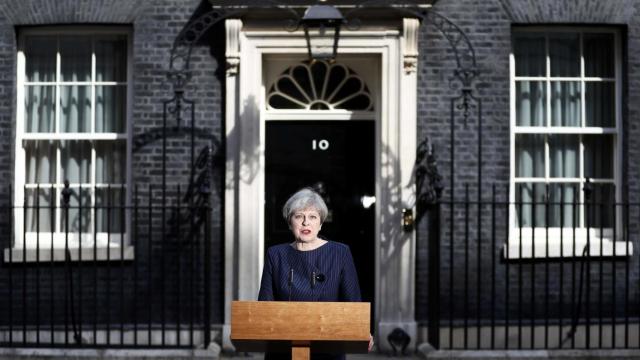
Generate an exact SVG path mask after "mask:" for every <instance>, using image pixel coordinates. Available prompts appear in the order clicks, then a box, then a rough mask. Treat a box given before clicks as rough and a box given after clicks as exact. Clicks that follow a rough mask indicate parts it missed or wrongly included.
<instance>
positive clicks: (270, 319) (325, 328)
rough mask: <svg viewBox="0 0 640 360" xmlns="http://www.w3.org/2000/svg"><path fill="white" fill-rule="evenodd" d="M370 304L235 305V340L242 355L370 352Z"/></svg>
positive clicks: (303, 357) (298, 359)
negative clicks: (260, 353) (247, 353)
mask: <svg viewBox="0 0 640 360" xmlns="http://www.w3.org/2000/svg"><path fill="white" fill-rule="evenodd" d="M370 313H371V304H370V303H362V302H298V301H292V302H288V301H233V302H232V303H231V340H232V341H233V344H234V346H235V347H236V349H237V350H238V351H269V352H281V353H284V352H288V351H291V359H292V360H309V358H310V356H311V352H322V353H366V352H367V349H368V346H369V316H370V315H369V314H370Z"/></svg>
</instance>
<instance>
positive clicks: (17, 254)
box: [4, 246, 135, 264]
mask: <svg viewBox="0 0 640 360" xmlns="http://www.w3.org/2000/svg"><path fill="white" fill-rule="evenodd" d="M94 251H95V254H94ZM69 253H70V255H71V256H70V259H69V260H70V261H74V262H77V261H121V260H125V261H130V260H134V259H135V248H134V247H133V246H125V247H124V248H121V247H109V248H106V247H98V248H96V249H94V248H83V249H82V250H80V249H78V248H70V249H69ZM94 255H95V256H94ZM52 257H53V258H52ZM66 260H67V257H66V251H65V249H64V248H54V249H53V251H52V250H51V249H40V250H39V251H38V250H36V249H26V250H25V249H20V248H11V249H9V248H6V249H4V262H5V263H12V264H19V263H37V262H41V263H46V262H49V263H50V262H52V261H53V262H62V261H66Z"/></svg>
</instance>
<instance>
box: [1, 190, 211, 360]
mask: <svg viewBox="0 0 640 360" xmlns="http://www.w3.org/2000/svg"><path fill="white" fill-rule="evenodd" d="M34 189H35V191H36V194H38V193H40V192H41V191H42V190H44V188H43V189H41V188H40V187H36V188H34ZM47 191H50V192H51V194H56V195H60V200H59V201H51V202H49V203H46V204H42V203H41V201H40V200H38V199H39V198H40V197H39V196H35V197H31V198H28V196H25V198H26V200H25V202H24V205H23V206H8V207H4V208H0V213H1V214H2V215H1V217H2V218H4V219H11V220H10V221H8V220H7V222H10V224H9V225H8V226H9V227H10V228H11V230H10V231H8V232H6V233H5V234H2V235H0V236H2V238H1V239H2V242H3V244H4V246H3V248H4V254H3V261H2V263H0V284H2V285H1V286H0V292H1V293H2V295H1V296H0V347H21V346H25V347H27V346H28V347H39V346H42V347H91V348H96V347H98V348H99V347H172V348H174V347H190V348H194V347H197V346H202V345H203V344H208V343H209V342H210V341H211V331H212V329H211V306H212V304H211V286H210V274H209V272H210V271H211V270H212V266H211V261H212V260H211V259H212V256H211V255H212V254H211V244H210V241H211V228H210V226H211V225H210V223H211V207H210V204H209V202H208V189H207V188H202V189H195V188H189V189H186V191H185V190H184V189H181V188H180V186H175V187H171V188H154V187H152V186H145V187H144V188H138V187H135V188H133V189H131V190H130V191H131V193H130V194H127V191H129V189H126V188H125V187H120V188H118V189H117V191H116V189H114V188H112V187H106V188H98V187H96V188H84V187H76V188H73V187H70V186H69V184H68V183H67V184H65V186H64V187H63V188H59V189H56V188H55V187H51V188H47ZM101 192H102V193H104V194H106V196H104V201H98V200H96V199H95V198H96V196H97V195H96V194H99V193H101ZM24 193H25V194H27V193H28V189H26V188H25V189H24ZM116 194H117V195H116ZM47 196H49V195H47ZM85 197H87V198H86V199H85ZM92 197H93V200H92V199H91V198H92ZM44 199H53V200H55V198H54V197H53V196H51V197H49V198H48V197H46V196H45V197H44Z"/></svg>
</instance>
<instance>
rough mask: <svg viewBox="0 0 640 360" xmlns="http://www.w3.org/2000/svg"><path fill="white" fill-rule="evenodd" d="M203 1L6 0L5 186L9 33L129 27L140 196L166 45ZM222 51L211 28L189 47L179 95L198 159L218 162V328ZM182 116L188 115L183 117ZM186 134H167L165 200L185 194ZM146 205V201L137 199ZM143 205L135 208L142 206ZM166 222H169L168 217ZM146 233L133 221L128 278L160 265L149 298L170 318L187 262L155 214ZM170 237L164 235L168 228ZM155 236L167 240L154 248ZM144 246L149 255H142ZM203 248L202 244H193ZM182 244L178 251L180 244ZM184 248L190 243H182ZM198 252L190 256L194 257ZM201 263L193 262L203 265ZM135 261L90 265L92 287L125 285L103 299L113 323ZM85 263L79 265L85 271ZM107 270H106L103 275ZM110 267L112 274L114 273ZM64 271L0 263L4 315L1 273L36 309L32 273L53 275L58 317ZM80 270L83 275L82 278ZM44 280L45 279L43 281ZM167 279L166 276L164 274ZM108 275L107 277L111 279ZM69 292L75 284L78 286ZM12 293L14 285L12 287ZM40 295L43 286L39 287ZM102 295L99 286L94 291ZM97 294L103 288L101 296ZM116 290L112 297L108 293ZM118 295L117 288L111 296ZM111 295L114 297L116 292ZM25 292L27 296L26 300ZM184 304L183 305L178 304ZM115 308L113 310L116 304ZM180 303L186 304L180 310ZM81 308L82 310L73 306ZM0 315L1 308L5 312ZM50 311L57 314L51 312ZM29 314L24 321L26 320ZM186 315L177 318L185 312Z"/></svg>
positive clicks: (154, 158)
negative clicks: (160, 276) (187, 106)
mask: <svg viewBox="0 0 640 360" xmlns="http://www.w3.org/2000/svg"><path fill="white" fill-rule="evenodd" d="M207 4H208V3H207V2H206V1H204V2H201V1H200V0H154V1H136V0H114V1H80V0H63V1H46V0H42V1H20V0H15V1H14V0H7V1H3V2H2V3H1V4H0V24H2V25H1V26H0V138H1V139H2V141H0V144H1V145H0V176H2V177H3V178H4V179H12V178H13V176H14V175H13V173H14V160H13V159H14V146H15V142H14V137H15V107H16V105H15V81H16V75H15V68H16V63H15V62H16V38H17V32H18V31H19V28H21V27H30V26H41V25H49V26H57V25H64V26H74V25H84V26H87V25H90V26H99V25H100V24H108V25H113V24H116V25H124V26H129V27H131V28H132V33H133V39H132V40H133V54H132V55H133V56H132V63H133V93H132V94H131V95H132V97H131V101H132V110H133V111H132V116H131V118H130V119H129V121H130V123H131V129H132V138H133V140H134V141H133V142H132V149H133V151H132V166H131V171H132V179H133V184H134V186H136V185H138V186H139V190H140V192H141V193H142V194H146V193H147V191H148V188H149V186H152V187H153V188H155V189H159V188H160V186H161V185H162V172H161V170H162V166H161V163H162V162H161V159H162V140H161V139H157V140H155V141H142V142H140V141H138V142H136V140H140V139H143V138H146V137H145V136H146V135H148V134H153V133H154V132H156V133H157V131H159V129H161V127H162V124H163V101H168V100H170V99H172V98H173V96H174V94H173V90H172V87H171V84H170V83H169V82H168V80H167V76H166V70H167V69H168V66H169V55H170V50H171V47H172V44H173V41H174V39H175V38H176V36H177V34H178V33H179V32H180V30H182V28H183V27H184V26H185V24H186V23H187V22H188V21H189V20H190V19H191V18H192V17H193V16H197V15H198V14H201V13H203V12H205V11H206V10H207V7H208V6H207ZM223 51H224V33H220V28H219V27H218V28H216V29H214V30H212V31H210V33H209V34H208V35H207V36H205V37H204V38H203V40H202V41H200V43H198V44H197V45H196V46H194V49H193V54H192V57H191V61H192V69H194V71H193V73H192V79H191V82H190V84H189V86H188V87H187V88H186V89H185V93H184V96H185V98H186V99H187V100H191V101H193V102H194V104H196V105H195V106H196V108H195V121H196V127H197V129H198V130H197V140H196V155H197V151H199V150H200V149H201V148H202V147H203V146H205V145H207V144H213V145H214V156H217V159H218V161H217V162H216V165H215V169H214V174H213V179H214V184H213V185H214V186H213V187H214V188H213V193H212V194H213V195H212V201H211V203H212V206H213V209H212V210H213V211H212V214H211V219H212V235H211V247H212V254H213V255H212V259H211V265H212V271H211V284H210V286H211V290H212V291H211V293H212V307H213V315H212V319H213V322H214V323H216V322H217V323H219V322H221V321H222V319H223V314H222V306H223V305H222V289H223V279H222V269H223V261H224V259H223V252H222V246H223V240H222V239H223V234H222V228H221V223H222V221H221V218H222V215H221V208H222V206H221V203H222V196H223V193H222V189H223V184H222V181H221V179H222V178H223V170H224V169H223V165H222V164H223V163H221V162H220V161H219V156H220V155H221V154H223V153H224V148H223V144H222V143H221V141H220V139H221V138H220V136H221V133H222V122H221V119H222V116H223V115H222V111H223V109H222V108H221V106H222V105H221V104H222V101H221V98H222V91H223V89H222V84H223V82H221V81H220V79H221V76H220V74H221V72H220V71H221V69H219V68H218V62H219V61H218V59H220V58H221V57H220V56H221V54H223ZM187 119H189V117H187ZM168 121H169V122H168V125H169V126H170V127H173V126H175V125H176V124H175V119H174V118H172V117H169V118H168ZM180 125H181V126H182V127H186V126H189V125H190V124H189V123H188V121H187V120H183V122H182V123H181V124H180ZM189 139H190V137H189V133H188V132H181V133H180V134H178V135H172V136H170V137H169V138H168V140H167V154H168V156H167V162H166V174H167V177H166V183H167V185H168V186H169V187H170V189H172V190H171V191H169V193H168V194H169V196H170V197H173V196H175V192H176V190H174V189H176V186H177V185H178V184H180V185H181V187H182V188H181V191H182V192H184V191H185V190H186V187H187V185H188V183H189V181H190V165H189V164H190V159H191V153H190V141H189ZM11 182H12V181H11V180H7V181H6V182H5V188H3V189H1V190H0V193H2V195H1V196H0V206H8V205H10V199H9V196H8V194H7V187H8V186H9V183H11ZM154 198H155V199H154V201H155V202H156V203H157V202H158V201H160V200H159V196H158V193H156V194H155V195H154ZM145 201H146V200H145ZM141 204H142V203H141ZM3 213H5V214H6V215H3V216H1V219H0V229H2V232H3V233H4V234H9V233H10V232H11V230H10V229H11V223H10V221H11V216H10V215H8V214H10V212H9V211H8V210H6V209H5V210H3ZM145 214H146V213H144V210H142V209H141V215H142V216H146V215H145ZM169 216H170V215H167V218H168V217H169ZM153 219H154V220H153V224H152V227H151V228H152V229H153V230H154V232H153V233H152V234H151V235H149V234H148V233H147V232H145V231H143V229H147V228H148V227H147V224H146V223H145V222H144V221H142V222H140V223H139V229H141V230H140V234H139V236H138V238H137V239H136V240H135V245H136V248H137V249H138V250H139V252H138V253H137V256H138V261H136V262H137V263H139V264H142V265H140V267H139V268H138V269H136V270H135V271H139V275H138V276H139V277H140V279H143V278H145V276H146V275H145V272H146V271H147V265H145V264H148V263H149V261H148V260H149V259H152V260H153V262H155V265H154V266H156V267H157V268H156V269H159V268H160V267H161V266H160V264H161V263H160V261H161V260H160V259H165V261H166V263H165V266H166V267H167V269H166V271H167V274H168V278H167V279H168V280H167V283H166V284H159V281H160V280H156V279H154V280H153V285H151V286H152V287H153V291H154V292H158V291H162V288H164V289H165V291H166V292H167V294H168V295H167V296H168V300H167V307H169V313H170V314H175V313H176V312H177V309H176V307H177V303H176V301H177V300H175V296H176V294H177V293H179V292H180V291H182V290H181V289H183V286H186V285H185V284H182V285H181V286H182V287H181V286H177V285H176V284H175V282H176V281H177V277H176V271H175V269H176V268H175V266H179V265H177V264H178V263H180V264H182V265H181V266H182V271H186V269H187V264H190V259H189V256H190V253H189V251H184V250H183V251H182V252H181V250H180V248H181V245H180V244H177V243H175V242H174V243H172V242H171V241H169V240H166V238H163V237H162V236H161V234H160V230H159V229H161V228H162V224H161V223H160V222H161V220H160V219H161V217H160V216H154V217H153ZM167 231H168V230H167ZM163 239H164V240H165V241H166V243H165V244H163V243H162V241H163ZM11 241H12V239H11V238H10V237H8V236H3V237H0V248H7V247H9V246H10V243H11ZM149 241H151V249H152V250H151V253H150V254H151V255H150V256H149V253H148V252H147V251H146V250H145V249H147V246H148V245H149V243H148V242H149ZM200 246H201V245H200ZM183 247H184V246H183ZM186 248H189V246H186ZM201 251H202V249H201V248H200V249H198V248H196V254H199V255H201V254H202V252H201ZM199 255H196V256H199ZM202 261H204V260H202V259H201V261H200V262H199V264H200V265H201V263H202ZM136 262H125V264H124V266H123V267H118V266H120V265H119V264H118V266H113V265H114V264H112V265H111V266H107V264H105V263H100V264H97V265H96V264H92V266H91V269H97V270H96V271H97V275H95V276H96V278H99V279H100V281H104V282H106V283H110V284H111V285H110V286H112V289H113V288H116V287H117V286H119V285H118V284H119V282H118V281H119V280H118V278H117V277H119V276H120V270H122V271H123V273H122V274H123V278H124V281H125V291H124V297H125V298H124V299H122V298H120V297H119V296H120V295H114V296H113V297H112V298H111V300H112V304H111V306H112V307H113V310H112V314H111V318H112V319H114V318H118V316H119V308H118V306H119V305H117V304H119V301H121V300H124V301H126V302H127V303H128V302H130V301H131V300H132V299H133V298H132V296H133V295H132V292H133V291H132V289H136V288H137V285H136V284H134V283H133V282H132V281H133V280H132V279H133V272H134V269H133V268H134V264H135V263H136ZM85 266H86V265H85ZM109 268H111V270H109ZM114 269H115V270H114ZM63 270H64V268H63V267H62V266H59V265H55V266H53V267H52V268H51V270H50V272H49V270H47V269H44V268H42V267H40V268H38V267H37V266H34V265H27V266H22V267H21V266H10V265H7V264H6V263H4V262H2V263H0V285H1V286H0V298H1V299H2V300H0V303H2V304H1V305H0V307H1V308H3V309H5V310H6V311H9V310H8V309H9V307H8V306H7V305H8V304H7V299H8V298H9V296H8V293H7V292H8V289H9V286H8V273H9V272H11V273H12V276H13V284H14V287H16V285H18V284H22V280H23V277H26V281H27V284H28V291H29V293H30V295H31V297H30V298H29V304H28V305H29V306H28V307H33V306H35V303H34V300H33V289H34V288H35V287H36V286H35V283H34V282H35V281H36V280H35V279H36V277H37V276H38V275H36V274H38V273H41V274H43V275H42V278H41V279H40V281H41V283H43V284H48V281H50V279H51V278H52V279H53V281H54V283H55V284H56V286H55V287H56V291H58V295H59V296H56V297H57V298H58V300H57V302H56V305H55V306H56V308H57V310H58V311H57V313H58V314H61V313H62V310H61V309H62V308H63V306H64V305H63V303H62V297H61V295H60V292H63V290H60V289H63V287H62V286H63V284H64V281H65V280H64V271H63ZM84 271H85V272H84V274H86V275H85V277H84V279H81V280H80V284H78V285H80V286H86V289H91V286H92V281H93V279H94V275H91V274H92V273H91V271H90V270H89V268H88V267H87V268H85V269H84ZM80 272H82V271H80ZM44 274H46V275H47V276H50V277H45V276H44ZM172 276H173V277H172ZM109 278H111V279H110V280H109ZM202 280H203V278H202V276H200V277H199V278H198V279H196V283H195V286H196V289H197V291H198V292H199V293H200V294H201V293H202V289H203V288H204V284H203V283H202ZM78 285H77V286H78ZM18 289H20V287H18ZM43 289H44V287H43ZM101 289H104V288H101ZM139 290H140V292H146V290H148V289H147V288H144V289H139ZM100 291H103V290H100ZM104 291H106V290H104ZM114 291H115V290H114ZM118 291H119V289H118ZM90 292H91V291H90V290H86V291H85V298H86V304H85V306H84V308H85V310H84V311H85V312H86V315H85V316H89V314H91V313H92V311H91V310H90V309H92V308H93V306H94V305H92V304H93V302H92V301H93V300H92V299H91V298H90V296H89V295H87V293H90ZM114 294H117V293H115V292H114ZM13 295H14V304H13V306H14V308H13V309H14V310H13V311H14V312H15V315H16V316H17V317H19V316H20V312H19V311H17V309H18V307H19V306H20V305H19V304H21V298H20V295H18V294H17V293H14V294H13ZM25 295H26V294H25ZM41 295H42V298H41V301H43V302H45V303H47V302H46V296H48V295H47V292H46V291H45V290H43V293H42V294H41ZM104 297H105V296H104V294H99V298H100V301H101V305H100V306H102V305H106V306H109V305H108V304H107V303H104V301H106V300H104ZM149 301H151V302H152V303H154V304H158V302H159V298H156V299H146V300H144V299H141V298H138V303H139V304H138V307H139V308H138V309H137V310H144V309H145V308H146V307H147V303H148V302H149ZM183 301H184V299H183ZM114 304H115V305H114ZM183 305H184V303H183ZM79 306H80V307H82V304H81V305H79ZM196 307H197V308H196V312H199V311H202V308H201V306H199V305H197V304H196ZM5 310H3V311H5ZM133 310H134V308H129V307H127V308H126V310H125V311H126V312H129V311H133ZM54 312H55V309H54ZM5 315H6V314H3V315H0V319H3V320H6V318H7V317H6V316H5ZM30 316H31V315H30ZM42 316H43V318H44V317H45V316H48V309H45V308H44V307H43V309H42ZM183 316H184V315H183ZM0 322H1V321H0Z"/></svg>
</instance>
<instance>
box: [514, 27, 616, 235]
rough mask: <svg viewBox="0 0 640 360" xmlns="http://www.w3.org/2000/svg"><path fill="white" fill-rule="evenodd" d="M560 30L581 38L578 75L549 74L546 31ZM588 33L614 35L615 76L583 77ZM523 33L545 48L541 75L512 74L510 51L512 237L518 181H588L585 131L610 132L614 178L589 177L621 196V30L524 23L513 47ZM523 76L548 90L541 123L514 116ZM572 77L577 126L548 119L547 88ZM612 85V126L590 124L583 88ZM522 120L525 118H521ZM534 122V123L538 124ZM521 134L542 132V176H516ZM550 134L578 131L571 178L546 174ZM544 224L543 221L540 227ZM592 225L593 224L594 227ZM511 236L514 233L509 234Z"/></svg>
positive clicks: (588, 133) (581, 199)
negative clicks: (575, 169)
mask: <svg viewBox="0 0 640 360" xmlns="http://www.w3.org/2000/svg"><path fill="white" fill-rule="evenodd" d="M559 32H563V33H571V32H572V33H574V34H576V35H577V36H578V37H579V39H580V40H579V44H580V46H579V48H580V49H579V59H580V63H579V66H580V71H579V74H577V75H576V76H551V61H550V57H549V56H550V53H549V36H550V34H557V33H559ZM592 33H608V34H612V36H613V40H614V44H612V46H613V47H614V49H615V56H614V59H613V66H614V75H615V76H614V77H609V76H602V77H599V76H586V74H585V58H584V56H585V54H584V37H585V35H586V34H592ZM523 34H530V35H534V36H535V35H540V36H541V37H544V38H545V51H544V56H543V57H544V74H539V75H537V76H523V75H521V74H516V66H517V64H516V59H515V53H514V52H512V54H511V114H512V115H511V118H512V120H511V124H512V125H511V149H512V150H511V164H512V166H511V183H512V184H513V186H511V192H510V200H511V202H512V204H513V205H512V207H511V209H510V212H511V214H512V215H513V216H512V217H511V219H514V220H513V221H512V226H511V228H512V231H511V235H512V237H514V238H519V236H518V234H519V230H518V229H519V227H518V226H519V225H518V219H516V217H517V216H518V214H517V209H516V207H517V206H518V204H517V197H518V194H517V193H516V192H517V190H516V187H518V186H519V184H525V183H529V184H536V183H537V184H541V185H543V186H547V184H549V185H554V184H555V185H559V184H566V185H568V184H575V185H576V186H579V189H582V188H583V187H584V185H585V183H586V182H587V179H586V174H585V171H586V170H585V166H584V160H585V159H584V156H585V144H584V143H585V140H584V139H585V138H586V137H587V136H590V137H593V136H597V135H603V136H611V137H612V138H613V145H612V157H613V159H612V160H613V163H614V165H613V173H612V177H611V178H602V179H601V178H598V179H593V178H589V182H592V183H594V184H596V185H597V184H610V185H611V186H613V187H614V188H615V193H614V199H613V200H614V202H615V201H617V199H620V184H619V182H620V173H621V170H620V155H621V149H622V147H621V143H622V137H621V133H620V131H621V130H620V129H621V116H620V106H621V105H620V94H621V92H620V80H619V79H620V53H619V51H620V50H619V49H620V37H619V34H618V33H617V31H614V30H612V29H606V28H592V29H578V28H566V27H552V28H544V29H542V28H539V27H538V28H523V29H517V30H515V31H514V37H513V39H514V47H515V46H516V43H515V42H516V41H517V37H518V36H520V35H523ZM526 81H529V82H531V81H538V82H541V83H542V84H543V86H544V90H545V91H546V93H545V94H544V114H543V121H542V124H540V123H536V124H528V125H527V124H524V125H523V124H521V123H520V122H522V120H518V119H517V117H516V116H517V111H516V109H517V106H518V104H517V103H516V101H517V98H516V94H517V87H518V84H524V82H526ZM562 81H564V82H575V83H579V84H580V87H579V92H580V110H581V111H580V124H579V126H554V125H553V123H552V121H553V119H552V116H551V115H552V114H551V111H552V109H551V101H552V99H551V90H552V85H553V84H554V83H556V82H562ZM599 83H602V84H605V83H606V84H612V88H613V92H614V97H613V103H612V109H613V111H614V116H613V119H614V122H615V124H614V126H594V125H593V124H587V123H586V116H587V114H586V113H585V107H586V106H587V104H586V102H585V92H586V91H585V90H586V89H587V86H588V84H599ZM525 123H526V121H525ZM536 125H538V126H536ZM523 134H539V135H542V136H543V137H544V145H543V146H544V149H542V151H543V161H544V162H545V164H544V168H545V169H544V176H537V177H518V176H517V169H516V160H517V156H518V151H519V150H518V148H516V143H517V138H518V136H522V135H523ZM554 135H576V136H579V138H580V140H579V149H578V157H579V160H578V161H579V170H578V174H577V176H572V177H555V178H554V177H550V169H549V167H550V164H549V163H550V159H551V154H550V149H549V137H550V136H554ZM577 195H578V196H579V199H577V203H578V207H580V208H581V209H580V214H581V215H580V224H579V227H578V228H584V226H585V224H584V222H585V221H584V220H585V219H584V207H585V205H584V202H585V198H584V192H583V191H578V194H577ZM617 219H618V220H617V221H618V222H620V219H621V217H620V216H618V217H617ZM531 225H532V224H530V225H529V226H531ZM619 225H620V224H616V225H615V226H619ZM544 228H545V227H544V226H543V229H544ZM553 228H565V229H566V228H567V227H566V226H561V227H549V229H553ZM592 228H593V227H592ZM528 229H531V227H529V228H528ZM513 235H515V236H513Z"/></svg>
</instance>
